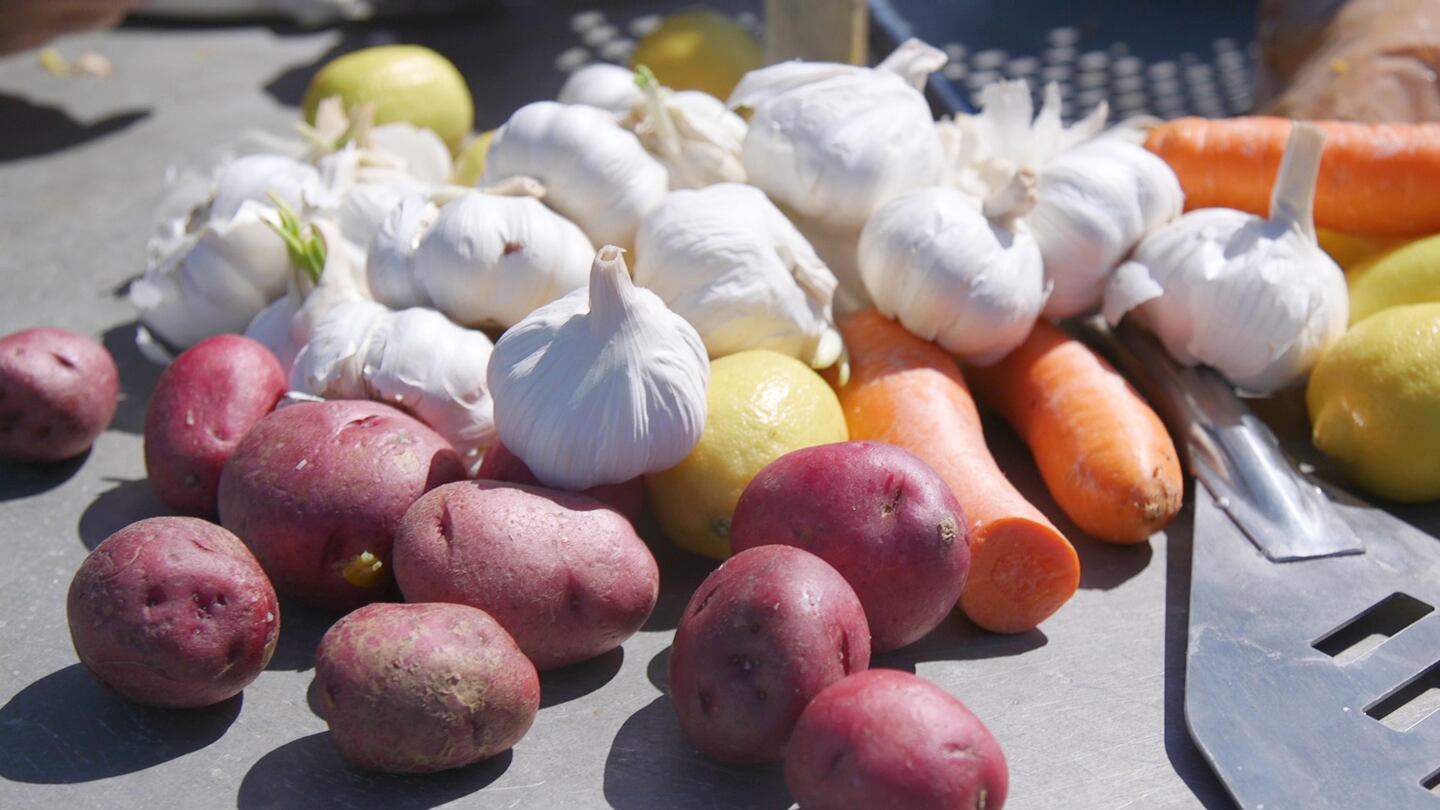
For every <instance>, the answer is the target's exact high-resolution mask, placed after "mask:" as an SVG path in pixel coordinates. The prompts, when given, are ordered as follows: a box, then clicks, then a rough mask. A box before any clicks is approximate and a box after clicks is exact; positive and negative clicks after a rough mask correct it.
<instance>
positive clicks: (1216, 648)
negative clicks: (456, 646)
mask: <svg viewBox="0 0 1440 810" xmlns="http://www.w3.org/2000/svg"><path fill="white" fill-rule="evenodd" d="M1095 332H1096V334H1097V335H1098V336H1099V337H1101V338H1102V339H1103V340H1104V341H1105V343H1106V348H1107V349H1108V350H1109V351H1110V352H1111V354H1112V355H1113V356H1114V358H1115V360H1116V361H1117V363H1118V364H1119V365H1121V366H1122V367H1123V368H1125V369H1126V371H1128V372H1129V376H1130V378H1131V379H1132V380H1134V381H1135V383H1136V385H1137V386H1139V387H1140V388H1142V389H1143V390H1144V391H1145V392H1146V394H1147V395H1148V396H1149V397H1150V401H1151V402H1152V403H1153V404H1154V405H1155V406H1156V408H1157V409H1158V410H1159V411H1160V412H1161V414H1162V416H1163V417H1164V418H1165V419H1166V422H1167V423H1168V424H1169V425H1170V426H1171V429H1172V430H1174V431H1175V435H1176V438H1177V439H1178V440H1179V442H1180V443H1181V444H1183V445H1184V448H1183V450H1184V452H1186V454H1187V455H1188V457H1189V469H1190V470H1191V472H1193V473H1194V475H1195V476H1196V478H1197V479H1199V481H1200V483H1201V484H1202V486H1197V487H1196V488H1195V532H1194V549H1195V551H1194V565H1193V575H1192V577H1193V578H1192V582H1191V591H1190V637H1189V646H1188V651H1187V660H1186V670H1185V672H1186V675H1185V677H1186V685H1185V718H1186V722H1187V724H1188V726H1189V729H1190V736H1191V737H1193V738H1194V740H1195V742H1196V744H1198V745H1199V747H1200V750H1201V751H1202V752H1203V753H1204V755H1205V757H1206V759H1208V760H1209V762H1210V764H1211V766H1212V767H1214V769H1215V772H1216V773H1217V774H1218V775H1219V776H1220V778H1221V780H1222V781H1223V782H1224V783H1225V785H1226V787H1227V788H1228V789H1229V791H1230V794H1231V795H1232V796H1233V797H1234V798H1235V800H1236V801H1237V802H1238V803H1239V804H1240V805H1241V807H1244V808H1247V810H1260V809H1261V808H1264V809H1265V810H1282V808H1284V809H1288V808H1300V809H1301V810H1323V809H1324V808H1335V809H1336V810H1355V809H1356V808H1385V810H1392V809H1394V810H1399V809H1400V808H1412V807H1413V808H1432V810H1433V808H1440V714H1434V715H1432V714H1430V712H1432V711H1433V710H1434V709H1436V708H1437V707H1440V663H1437V661H1440V615H1436V613H1435V610H1434V606H1436V605H1440V540H1436V539H1435V538H1433V537H1430V536H1429V535H1426V534H1424V533H1423V532H1421V531H1419V530H1417V529H1415V528H1413V527H1411V526H1410V525H1408V524H1406V523H1405V522H1403V521H1401V520H1399V519H1398V518H1395V517H1393V516H1391V515H1389V514H1387V513H1385V512H1383V511H1381V510H1379V509H1375V508H1373V507H1368V506H1366V505H1364V504H1362V503H1360V502H1359V501H1356V500H1354V499H1353V498H1349V497H1347V496H1345V495H1343V494H1341V493H1338V492H1333V491H1329V490H1326V491H1322V490H1321V489H1319V488H1318V487H1317V486H1316V485H1315V484H1314V483H1311V482H1310V481H1309V480H1307V479H1306V478H1304V477H1302V476H1301V475H1300V474H1299V473H1297V472H1295V471H1294V470H1293V469H1292V467H1291V465H1290V463H1289V462H1288V461H1287V460H1286V459H1285V457H1284V456H1283V455H1282V453H1281V452H1280V449H1279V446H1278V443H1277V442H1276V440H1275V438H1274V436H1273V435H1272V434H1271V433H1270V431H1269V430H1268V429H1267V428H1266V427H1265V426H1264V424H1263V423H1261V422H1260V421H1259V419H1258V418H1256V417H1255V416H1254V415H1253V414H1252V413H1250V411H1249V409H1248V408H1246V406H1245V405H1244V404H1243V403H1242V402H1241V401H1240V400H1239V399H1238V398H1237V397H1236V396H1235V394H1234V393H1233V391H1232V390H1231V388H1230V386H1229V385H1227V384H1226V383H1225V382H1224V380H1222V379H1221V378H1220V377H1219V376H1218V375H1216V374H1215V373H1214V372H1211V371H1209V370H1206V369H1182V368H1180V367H1179V366H1177V365H1176V364H1175V363H1174V362H1172V361H1171V360H1170V358H1169V357H1168V356H1167V355H1166V354H1165V353H1164V351H1163V350H1162V349H1161V348H1160V346H1159V345H1158V344H1157V343H1155V342H1154V340H1152V339H1151V338H1149V337H1148V336H1145V335H1142V334H1140V333H1139V332H1136V331H1134V330H1131V329H1127V328H1121V329H1119V330H1117V333H1116V335H1115V336H1108V335H1106V334H1105V333H1104V331H1103V329H1100V330H1095Z"/></svg>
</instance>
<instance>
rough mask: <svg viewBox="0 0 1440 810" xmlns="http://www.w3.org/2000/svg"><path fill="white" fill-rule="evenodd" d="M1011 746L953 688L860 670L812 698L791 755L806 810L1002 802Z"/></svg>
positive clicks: (790, 771) (991, 808)
mask: <svg viewBox="0 0 1440 810" xmlns="http://www.w3.org/2000/svg"><path fill="white" fill-rule="evenodd" d="M1009 781H1010V776H1009V770H1008V769H1007V767H1006V765H1005V754H1004V753H1003V752H1002V751H1001V750H1000V744H999V743H997V742H996V741H995V738H994V737H993V736H992V735H991V734H990V730H989V729H987V728H986V727H985V724H984V723H982V722H980V719H979V718H978V717H976V716H975V715H974V714H971V713H970V710H969V709H967V708H965V705H964V704H962V703H961V702H960V701H958V700H956V699H955V698H954V697H952V696H951V695H950V693H948V692H946V691H945V690H943V689H941V688H940V687H938V686H936V685H935V684H933V683H930V682H929V681H927V680H925V679H924V678H920V677H917V676H915V675H911V674H910V673H908V672H900V671H898V670H893V669H872V670H869V671H867V672H860V673H857V674H855V675H851V676H850V677H848V678H845V679H844V680H842V681H840V682H838V683H836V684H834V685H832V686H830V687H829V688H828V689H826V690H825V691H823V692H821V693H820V695H819V697H816V698H815V700H813V701H811V703H810V705H809V707H807V708H806V709H805V713H804V714H802V715H801V716H800V722H798V723H796V724H795V734H794V735H793V736H792V737H791V738H790V749H789V750H788V751H787V752H786V755H785V784H786V785H787V786H788V787H789V788H790V795H791V796H792V797H794V799H795V800H796V801H797V802H799V803H800V806H801V807H803V808H805V810H854V808H857V807H864V808H869V810H1000V808H1001V807H1003V806H1004V804H1005V794H1006V792H1007V791H1008V788H1009Z"/></svg>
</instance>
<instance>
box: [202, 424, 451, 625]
mask: <svg viewBox="0 0 1440 810" xmlns="http://www.w3.org/2000/svg"><path fill="white" fill-rule="evenodd" d="M464 477H465V465H464V463H463V462H462V461H461V460H460V456H459V454H457V453H456V452H455V450H454V448H452V447H451V446H450V445H449V444H448V443H446V441H445V440H444V439H442V438H440V436H439V434H437V433H435V431H433V430H431V429H430V428H428V427H426V426H425V425H423V424H421V423H420V422H418V421H416V420H415V419H412V418H410V417H409V416H406V415H405V414H403V413H401V412H400V411H398V410H395V409H394V408H391V407H390V406H388V405H382V404H380V403H377V402H365V401H358V400H336V401H331V402H303V403H300V404H296V405H289V406H286V407H283V408H280V409H279V410H277V411H274V412H273V413H271V414H270V415H269V416H266V417H265V418H264V419H261V420H260V421H259V422H258V423H256V425H255V427H253V428H251V429H250V432H249V433H247V434H245V438H244V439H241V441H240V444H239V445H237V446H236V448H235V452H234V453H232V454H231V455H230V459H229V460H228V461H227V462H225V469H224V471H223V472H222V473H221V475H220V498H219V501H220V522H221V523H222V524H223V525H224V526H225V528H227V529H230V530H231V531H233V532H235V534H236V535H238V536H239V537H240V539H241V540H244V541H245V544H246V545H248V546H249V547H250V550H251V551H253V552H255V556H256V558H257V559H259V560H260V565H261V566H262V567H263V568H264V569H265V572H266V573H267V574H269V575H270V578H271V580H273V581H274V583H275V586H276V587H277V588H278V589H279V590H281V591H283V592H285V593H289V594H292V595H294V596H296V597H298V598H300V599H302V600H304V601H306V602H309V603H310V604H313V605H316V606H318V607H322V608H329V609H333V610H350V609H353V608H356V607H358V606H360V605H363V604H365V603H367V602H372V601H376V600H378V599H384V598H388V597H390V596H391V595H392V594H393V577H392V576H391V570H390V547H391V543H392V542H393V540H394V537H395V529H396V527H397V526H398V525H399V523H400V518H401V517H403V516H404V515H405V510H406V509H409V508H410V504H412V503H414V502H415V499H416V498H419V497H420V496H421V495H422V494H424V493H425V492H426V491H427V490H430V489H433V488H434V487H436V486H439V485H440V484H445V483H449V482H451V481H458V480H460V479H462V478H464ZM364 552H369V553H370V554H372V555H374V557H375V558H376V559H378V560H379V562H380V563H381V567H380V569H379V570H378V571H376V572H374V573H375V576H374V577H373V578H372V579H370V580H368V581H367V580H365V579H364V578H363V577H357V576H355V569H354V568H353V567H350V566H351V563H352V562H353V561H355V560H356V559H357V558H358V557H360V555H361V554H362V553H364ZM347 573H349V574H350V575H351V577H350V578H347ZM351 579H355V580H356V582H359V583H360V584H355V583H352V581H351Z"/></svg>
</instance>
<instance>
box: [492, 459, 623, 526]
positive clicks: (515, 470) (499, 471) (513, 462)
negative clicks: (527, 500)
mask: <svg viewBox="0 0 1440 810" xmlns="http://www.w3.org/2000/svg"><path fill="white" fill-rule="evenodd" d="M475 477H476V478H479V479H481V480H486V481H508V482H510V483H512V484H528V485H530V486H532V487H540V486H544V484H541V483H540V479H539V478H536V477H535V473H533V472H531V471H530V467H529V466H527V465H526V464H525V462H524V460H522V459H521V458H520V457H519V456H517V455H515V454H514V453H512V452H510V449H509V448H508V447H506V446H505V445H503V444H501V443H500V440H499V439H496V440H495V443H494V444H492V445H490V447H489V449H487V450H486V451H485V458H484V459H483V460H482V461H481V462H480V469H479V471H477V472H476V473H475ZM582 494H585V495H589V496H590V497H592V498H594V499H595V500H597V501H600V502H601V503H603V504H605V505H606V506H608V507H610V508H611V509H614V510H615V511H617V512H619V513H620V514H622V515H624V516H625V517H626V518H627V519H629V521H630V522H631V523H635V524H638V523H639V522H640V519H641V518H642V517H643V516H644V514H645V479H644V478H631V479H630V480H629V481H624V482H621V483H619V484H602V485H600V486H598V487H591V488H589V489H587V490H583V493H582Z"/></svg>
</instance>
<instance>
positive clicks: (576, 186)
mask: <svg viewBox="0 0 1440 810" xmlns="http://www.w3.org/2000/svg"><path fill="white" fill-rule="evenodd" d="M519 176H524V177H533V178H535V179H536V180H539V181H540V182H541V183H543V184H544V185H545V188H546V190H547V191H546V196H545V204H546V205H547V206H549V207H550V208H552V209H554V210H555V211H556V212H558V213H559V214H561V215H562V216H564V217H565V218H566V219H569V220H570V221H572V222H574V223H575V224H576V225H579V226H580V229H581V230H582V231H584V232H585V235H586V236H588V237H589V238H590V240H591V241H592V242H593V243H595V244H614V245H618V246H620V247H622V248H626V249H628V248H630V247H631V246H633V245H634V243H635V230H636V229H637V228H638V227H640V220H641V219H642V218H644V216H645V215H646V214H648V213H650V211H651V210H652V209H653V208H654V207H655V206H656V205H658V204H659V203H660V200H661V199H662V198H663V197H664V196H665V192H666V191H667V190H668V189H669V182H670V181H669V175H668V173H667V172H666V170H665V167H664V166H662V165H661V164H660V163H659V162H658V161H656V160H655V159H654V158H653V157H651V156H650V154H649V153H648V152H646V151H645V147H644V146H642V145H641V144H640V141H639V140H638V139H637V138H636V137H635V135H634V134H633V133H630V132H628V131H626V130H625V129H623V128H622V127H621V126H620V125H619V124H617V123H616V122H615V120H614V118H613V117H612V116H610V115H608V114H606V113H605V112H603V111H601V110H598V109H596V108H594V107H586V106H582V105H566V104H557V103H555V102H553V101H537V102H534V103H532V104H527V105H525V106H524V107H521V108H520V109H519V110H517V111H516V112H515V114H514V115H512V116H510V120H509V121H507V122H505V125H504V126H502V127H500V129H499V130H497V131H496V132H495V139H494V140H493V141H491V143H490V150H489V152H487V153H486V157H485V174H484V175H483V176H482V177H481V180H480V185H482V186H489V185H495V184H497V183H499V182H501V181H503V180H505V179H507V178H512V177H519Z"/></svg>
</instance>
